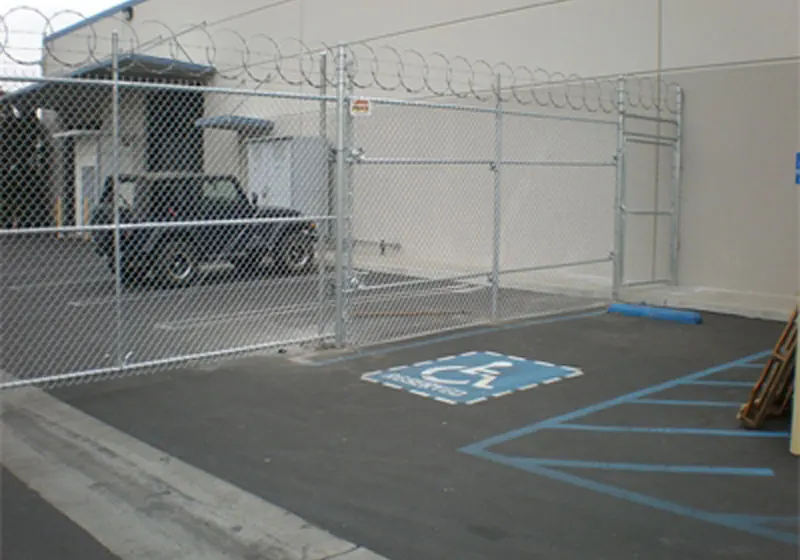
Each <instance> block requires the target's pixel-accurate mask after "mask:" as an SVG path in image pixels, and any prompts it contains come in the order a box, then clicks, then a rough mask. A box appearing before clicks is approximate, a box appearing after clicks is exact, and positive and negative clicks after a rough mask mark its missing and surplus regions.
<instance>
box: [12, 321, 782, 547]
mask: <svg viewBox="0 0 800 560" xmlns="http://www.w3.org/2000/svg"><path fill="white" fill-rule="evenodd" d="M704 319H705V321H704V323H703V324H702V325H691V326H690V325H679V324H675V323H669V322H660V321H653V320H649V319H642V318H625V317H620V316H615V315H612V314H608V313H605V312H603V311H599V312H590V313H582V314H577V315H570V316H561V317H552V318H547V319H537V320H530V321H526V322H522V323H514V324H506V325H501V326H496V327H486V328H480V329H468V330H463V331H456V332H451V333H447V334H445V335H441V336H438V337H431V338H421V339H414V340H410V341H406V342H403V343H398V344H393V345H383V346H377V347H371V348H368V349H364V350H362V351H360V352H326V353H316V354H309V355H304V356H290V357H247V358H241V359H237V360H235V361H228V362H225V363H220V364H218V365H216V366H209V367H206V368H203V369H194V370H187V371H173V372H169V373H164V374H159V375H153V376H147V377H140V378H134V379H127V380H119V381H114V382H104V383H97V384H91V385H85V386H77V387H71V388H64V389H59V390H57V391H54V392H53V394H54V395H55V396H57V397H58V398H59V399H62V400H63V401H64V402H66V403H68V404H69V405H71V406H72V407H75V408H77V409H79V410H80V411H83V412H85V413H87V414H89V415H90V416H92V417H94V418H96V419H99V420H101V421H102V422H104V423H107V424H108V425H110V426H113V427H114V428H116V429H118V430H120V431H122V432H124V433H126V434H129V435H130V436H132V437H134V438H136V439H137V440H139V441H142V442H145V443H147V444H149V445H151V446H153V447H154V448H156V449H158V450H161V452H163V453H165V454H168V455H169V456H171V457H175V458H180V459H181V460H182V461H185V462H187V463H189V464H191V465H193V466H194V467H197V468H199V469H201V470H202V471H204V472H207V473H210V474H211V475H213V476H215V477H218V478H219V479H221V480H225V481H228V482H230V483H231V484H233V485H235V487H237V488H240V489H241V490H243V491H245V492H248V493H251V494H253V495H255V496H258V497H261V498H263V499H265V500H268V501H269V502H271V503H274V504H276V505H278V506H280V507H282V508H285V509H286V510H288V511H291V512H293V513H294V514H297V515H299V516H300V517H302V518H303V519H306V520H307V521H308V522H309V523H312V524H314V525H316V526H319V527H322V528H324V529H325V530H327V531H330V532H331V533H333V534H334V535H336V536H338V537H341V538H343V539H346V540H347V541H349V542H351V543H355V544H356V545H357V546H362V547H366V548H367V549H369V550H371V551H374V552H375V553H377V554H380V555H382V556H383V557H386V558H391V559H393V560H404V559H407V560H426V559H431V560H433V559H437V560H439V559H441V558H459V559H473V558H474V559H479V558H480V559H485V558H503V559H516V558H520V559H523V558H524V559H531V558H542V559H548V560H551V559H552V560H567V559H569V560H574V559H576V558H592V559H597V560H599V559H609V560H611V559H614V560H617V559H620V558H641V559H647V560H662V559H663V560H667V559H669V560H673V559H674V558H682V559H697V560H700V559H702V560H707V559H709V558H771V559H778V560H783V559H786V560H789V559H793V558H796V556H797V553H798V548H797V531H796V529H797V525H798V523H797V522H798V503H797V495H798V480H797V460H796V458H794V457H792V456H791V455H790V454H789V452H788V432H787V430H788V422H785V421H782V420H781V421H778V422H776V423H775V424H774V425H770V426H768V427H765V428H764V429H763V430H758V431H747V430H744V429H741V428H739V426H738V423H737V421H736V417H735V416H736V411H737V407H738V406H739V405H740V404H741V403H743V402H744V401H745V400H746V398H747V395H748V394H749V387H750V386H751V385H752V383H753V382H754V380H755V379H756V378H757V376H758V374H759V369H758V368H759V365H760V364H762V363H763V360H764V356H765V355H766V354H765V353H766V352H767V351H768V350H769V349H770V348H771V347H772V346H773V344H774V343H775V340H776V339H777V336H778V335H779V333H780V330H781V327H782V325H781V324H779V323H774V322H767V321H756V320H746V319H740V318H733V317H725V316H718V315H713V314H704ZM498 372H499V373H498ZM504 376H505V377H504ZM148 511H151V510H148ZM152 511H154V512H155V513H153V515H157V514H158V510H157V509H154V510H152ZM6 538H7V539H8V538H9V537H8V536H6ZM10 538H12V539H13V538H14V537H13V536H12V537H10ZM98 554H99V553H98ZM82 558H88V559H89V560H91V558H92V557H87V556H83V557H82ZM97 558H102V556H99V555H98V556H97Z"/></svg>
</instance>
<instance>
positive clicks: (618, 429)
mask: <svg viewBox="0 0 800 560" xmlns="http://www.w3.org/2000/svg"><path fill="white" fill-rule="evenodd" d="M550 429H551V430H578V431H584V432H609V433H626V432H629V433H636V434H667V435H696V436H730V437H765V438H778V437H781V438H782V437H786V438H788V437H789V432H768V431H765V430H745V429H741V430H717V429H714V428H667V427H664V428H661V427H655V426H604V425H599V424H566V423H565V424H557V425H555V426H551V427H550Z"/></svg>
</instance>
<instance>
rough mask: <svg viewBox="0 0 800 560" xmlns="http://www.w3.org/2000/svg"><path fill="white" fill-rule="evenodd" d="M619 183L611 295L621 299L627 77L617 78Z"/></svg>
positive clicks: (617, 185)
mask: <svg viewBox="0 0 800 560" xmlns="http://www.w3.org/2000/svg"><path fill="white" fill-rule="evenodd" d="M616 164H617V166H616V172H617V177H616V178H617V184H616V189H615V194H614V264H613V266H614V271H613V278H612V281H611V283H612V286H611V295H612V298H613V299H614V301H619V298H620V291H621V289H622V282H623V280H624V278H625V276H624V274H625V78H623V77H622V76H620V77H619V79H618V80H617V157H616Z"/></svg>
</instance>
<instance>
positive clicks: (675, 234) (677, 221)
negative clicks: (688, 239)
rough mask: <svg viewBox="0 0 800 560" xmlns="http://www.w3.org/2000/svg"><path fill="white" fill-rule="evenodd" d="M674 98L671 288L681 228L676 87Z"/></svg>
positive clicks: (680, 132)
mask: <svg viewBox="0 0 800 560" xmlns="http://www.w3.org/2000/svg"><path fill="white" fill-rule="evenodd" d="M675 95H676V98H675V145H674V146H673V148H672V149H673V160H672V197H671V198H672V208H671V210H672V212H671V214H670V216H671V219H672V223H671V224H670V244H669V247H670V249H669V257H670V259H669V272H670V274H669V276H670V281H671V283H672V285H673V286H677V285H678V282H679V278H678V252H679V251H680V227H681V218H680V216H681V214H680V210H681V181H682V176H681V166H682V163H681V151H682V144H683V119H682V114H683V90H682V89H681V88H680V87H678V91H677V92H676V94H675Z"/></svg>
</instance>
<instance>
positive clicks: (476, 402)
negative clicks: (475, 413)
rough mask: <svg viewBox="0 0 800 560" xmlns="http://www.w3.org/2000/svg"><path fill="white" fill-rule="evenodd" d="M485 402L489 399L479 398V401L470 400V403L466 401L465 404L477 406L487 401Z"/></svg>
mask: <svg viewBox="0 0 800 560" xmlns="http://www.w3.org/2000/svg"><path fill="white" fill-rule="evenodd" d="M487 400H489V399H487V398H486V397H481V398H479V399H472V400H471V401H467V404H478V403H482V402H484V401H487Z"/></svg>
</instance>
